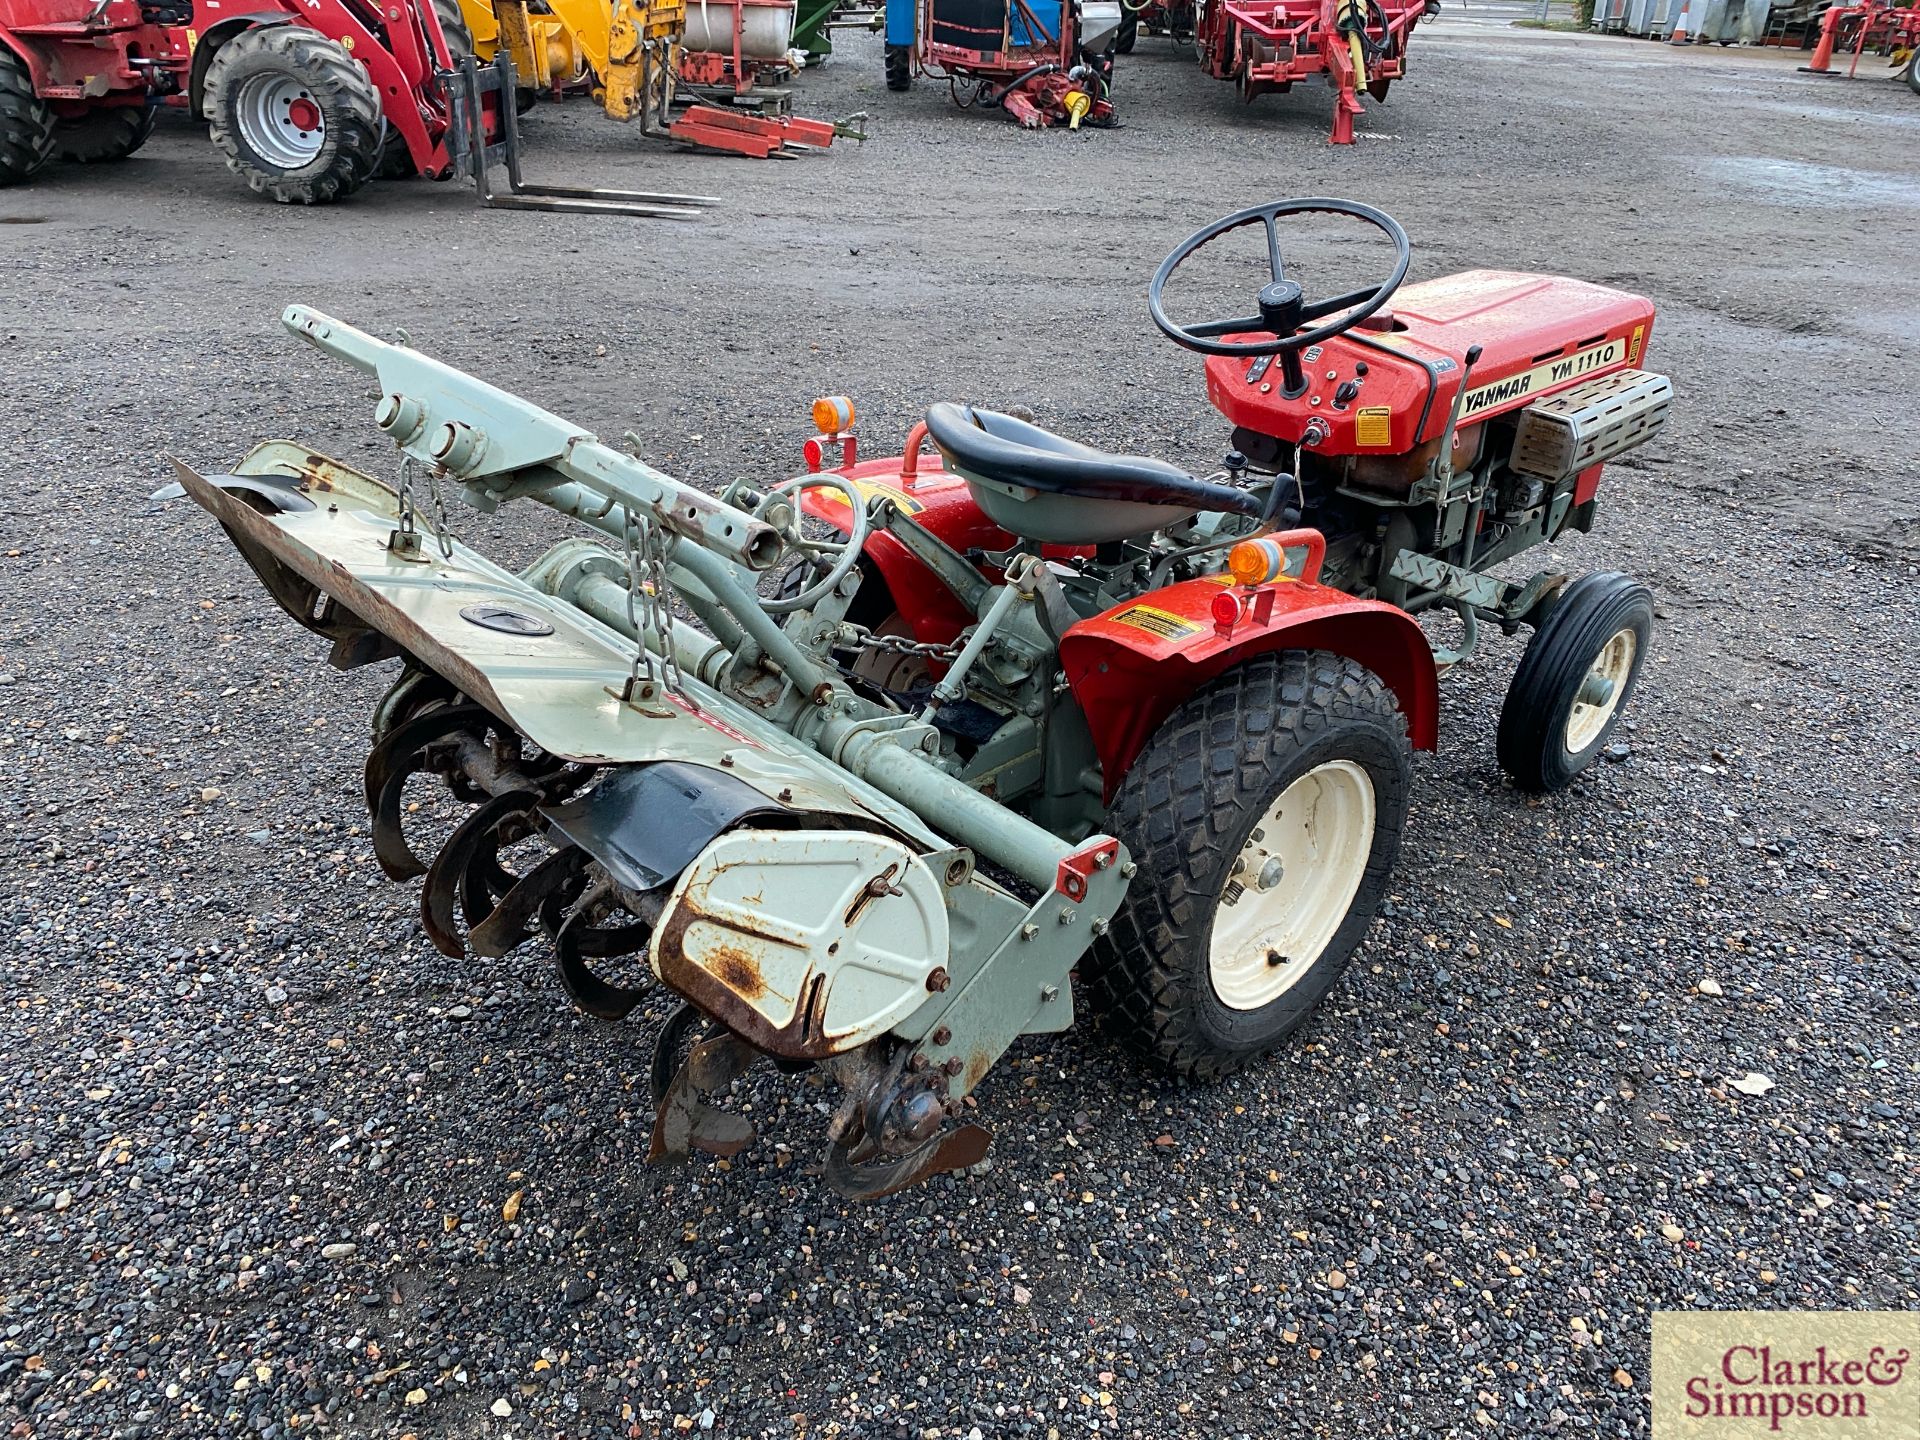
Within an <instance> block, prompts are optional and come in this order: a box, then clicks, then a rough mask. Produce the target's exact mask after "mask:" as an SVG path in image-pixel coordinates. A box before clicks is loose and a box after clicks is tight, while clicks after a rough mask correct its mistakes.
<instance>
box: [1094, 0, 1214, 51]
mask: <svg viewBox="0 0 1920 1440" xmlns="http://www.w3.org/2000/svg"><path fill="white" fill-rule="evenodd" d="M1195 18H1196V17H1195V14H1194V0H1140V3H1139V4H1135V3H1134V0H1120V37H1119V38H1118V39H1117V40H1115V41H1114V44H1113V48H1114V51H1115V53H1116V54H1120V55H1131V54H1132V53H1133V47H1134V44H1135V43H1136V42H1137V41H1138V40H1139V38H1140V32H1141V31H1142V30H1144V31H1146V32H1147V34H1149V35H1165V36H1167V37H1168V38H1169V39H1171V40H1172V41H1173V43H1174V44H1175V45H1176V46H1179V45H1191V44H1193V32H1194V27H1195Z"/></svg>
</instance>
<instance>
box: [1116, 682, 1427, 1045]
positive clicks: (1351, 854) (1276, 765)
mask: <svg viewBox="0 0 1920 1440" xmlns="http://www.w3.org/2000/svg"><path fill="white" fill-rule="evenodd" d="M1410 770H1411V752H1410V750H1409V747H1408V744H1407V730H1406V722H1405V720H1404V719H1403V718H1402V716H1401V714H1400V710H1399V706H1398V705H1397V704H1396V703H1395V701H1394V698H1393V695H1392V693H1391V692H1390V691H1389V690H1388V689H1387V687H1386V686H1385V684H1384V683H1382V681H1381V680H1380V678H1379V677H1378V676H1377V675H1375V674H1373V672H1371V671H1370V670H1367V669H1366V668H1365V667H1364V666H1362V665H1360V664H1359V663H1357V662H1356V661H1353V660H1349V659H1347V658H1345V657H1343V656H1339V655H1332V654H1328V653H1325V652H1323V651H1289V652H1286V653H1283V654H1279V655H1267V656H1261V657H1260V658H1258V659H1255V660H1251V661H1249V662H1247V663H1246V664H1244V665H1241V666H1239V667H1237V668H1235V669H1233V670H1230V671H1228V672H1227V673H1226V674H1225V675H1222V676H1220V677H1219V678H1217V679H1216V680H1214V681H1213V682H1212V683H1211V684H1209V685H1208V686H1207V687H1206V688H1205V689H1203V690H1201V691H1200V692H1199V693H1198V694H1196V695H1194V696H1193V697H1192V698H1191V699H1190V700H1188V701H1187V702H1186V703H1185V704H1184V705H1182V706H1181V707H1180V708H1179V709H1178V710H1176V711H1174V713H1173V714H1172V715H1171V716H1169V717H1168V719H1167V720H1166V722H1165V723H1164V724H1162V725H1161V727H1160V729H1159V730H1158V731H1157V732H1155V734H1154V737H1153V739H1152V740H1151V741H1149V742H1148V744H1147V748H1146V750H1145V751H1143V752H1142V754H1141V755H1140V758H1139V759H1138V760H1137V761H1135V762H1134V766H1133V769H1132V770H1130V771H1129V772H1128V774H1127V778H1126V781H1125V782H1124V783H1123V784H1122V786H1121V787H1120V794H1119V796H1118V797H1117V799H1116V801H1115V805H1114V810H1113V813H1112V816H1111V822H1112V824H1111V828H1112V831H1113V833H1114V834H1115V835H1116V836H1117V837H1118V838H1119V839H1120V840H1121V841H1123V842H1124V843H1125V844H1126V846H1127V848H1128V850H1129V851H1130V852H1131V854H1132V856H1133V859H1134V861H1135V862H1136V863H1137V864H1138V865H1139V867H1140V869H1139V873H1138V874H1137V875H1135V876H1134V878H1133V883H1132V884H1131V885H1130V886H1129V887H1128V889H1127V895H1126V899H1125V900H1124V901H1123V902H1122V903H1121V907H1120V910H1119V912H1118V913H1117V914H1116V915H1115V916H1114V918H1113V924H1112V929H1111V931H1110V932H1109V934H1108V936H1107V937H1106V939H1105V940H1103V941H1101V942H1100V944H1099V946H1098V948H1097V949H1096V950H1095V952H1094V959H1093V967H1094V974H1093V977H1092V978H1093V980H1094V982H1095V985H1096V986H1097V988H1098V990H1099V992H1100V995H1101V998H1102V999H1103V1000H1104V1002H1105V1007H1106V1010H1107V1013H1108V1014H1109V1015H1110V1016H1111V1017H1112V1019H1113V1020H1114V1022H1115V1023H1117V1025H1118V1026H1119V1028H1120V1030H1121V1032H1122V1034H1123V1035H1124V1036H1125V1038H1126V1039H1127V1040H1128V1041H1129V1042H1130V1043H1131V1044H1133V1045H1135V1046H1136V1047H1138V1048H1140V1049H1142V1050H1144V1051H1145V1052H1147V1053H1148V1054H1149V1055H1151V1056H1153V1057H1154V1058H1156V1059H1157V1060H1159V1061H1160V1062H1161V1063H1162V1064H1164V1065H1166V1066H1167V1067H1168V1068H1169V1069H1171V1070H1173V1071H1174V1072H1175V1073H1177V1074H1180V1075H1188V1076H1196V1077H1200V1078H1212V1077H1214V1076H1218V1075H1224V1074H1227V1073H1228V1072H1230V1071H1233V1070H1235V1069H1238V1068H1239V1067H1240V1066H1242V1065H1245V1064H1246V1063H1248V1062H1249V1061H1251V1060H1254V1059H1256V1058H1258V1057H1259V1056H1261V1055H1263V1054H1265V1053H1267V1052H1268V1051H1270V1050H1272V1049H1273V1048H1274V1047H1275V1046H1276V1045H1278V1044H1279V1043H1280V1042H1281V1041H1282V1040H1284V1039H1285V1038H1286V1037H1287V1035H1288V1034H1290V1033H1291V1032H1292V1031H1293V1030H1295V1029H1296V1028H1298V1027H1299V1025H1300V1024H1301V1022H1302V1021H1304V1020H1305V1019H1306V1017H1307V1015H1308V1014H1309V1012H1311V1011H1312V1009H1313V1007H1314V1006H1315V1005H1316V1004H1317V1003H1318V1002H1319V1001H1320V1000H1321V998H1322V997H1323V996H1325V995H1326V993H1327V991H1328V990H1330V989H1331V988H1332V986H1333V983H1334V981H1335V980H1337V979H1338V978H1339V976H1340V973H1341V971H1343V970H1344V969H1345V968H1346V966H1347V962H1348V961H1349V960H1350V959H1351V958H1352V956H1353V952H1354V950H1355V949H1356V948H1357V947H1358V946H1359V944H1360V941H1361V939H1362V938H1363V937H1364V935H1365V934H1366V929H1367V926H1368V924H1369V923H1370V921H1371V920H1372V918H1373V912H1374V909H1375V907H1376V906H1377V905H1378V904H1379V901H1380V896H1381V894H1382V892H1383V891H1384V890H1385V888H1386V883H1387V877H1388V875H1389V874H1390V873H1391V871H1392V869H1393V860H1394V856H1395V854H1396V853H1397V852H1398V850H1399V846H1400V828H1401V825H1402V823H1403V822H1404V820H1405V818H1406V811H1407V791H1408V779H1409V774H1410Z"/></svg>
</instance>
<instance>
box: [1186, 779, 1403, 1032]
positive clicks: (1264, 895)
mask: <svg viewBox="0 0 1920 1440" xmlns="http://www.w3.org/2000/svg"><path fill="white" fill-rule="evenodd" d="M1377 820H1378V805H1377V802H1376V799H1375V796H1374V790H1373V779H1372V777H1371V776H1369V775H1368V774H1367V772H1366V770H1365V769H1364V768H1363V767H1361V766H1360V765H1358V764H1356V763H1355V762H1354V761H1351V760H1330V761H1328V762H1327V763H1326V764H1324V765H1317V766H1315V767H1314V768H1313V769H1311V770H1309V771H1308V772H1307V773H1306V774H1304V775H1302V776H1300V777H1299V778H1298V779H1297V780H1295V781H1294V782H1293V783H1292V784H1291V785H1289V786H1287V788H1286V789H1285V790H1283V791H1281V792H1280V796H1279V798H1278V799H1276V800H1275V801H1274V802H1273V804H1272V806H1271V807H1269V808H1268V810H1267V812H1266V814H1265V815H1263V816H1262V817H1261V818H1260V822H1259V823H1258V824H1257V825H1255V826H1254V827H1253V830H1252V832H1251V833H1250V834H1249V835H1248V836H1247V843H1246V844H1245V846H1243V847H1242V849H1241V851H1240V854H1239V857H1238V858H1237V859H1236V860H1235V862H1234V865H1233V866H1232V867H1231V869H1230V875H1231V876H1232V877H1233V878H1231V879H1229V881H1228V883H1227V887H1226V889H1225V891H1224V892H1223V893H1222V894H1221V897H1220V905H1219V908H1218V909H1217V910H1216V911H1215V912H1214V917H1213V934H1212V936H1211V938H1210V939H1209V941H1208V955H1207V964H1208V974H1209V978H1210V979H1211V980H1212V982H1213V990H1214V994H1215V995H1217V996H1218V997H1219V998H1220V1002H1221V1003H1222V1004H1224V1005H1226V1006H1227V1007H1228V1008H1229V1009H1233V1010H1258V1009H1260V1008H1261V1007H1262V1006H1265V1005H1269V1004H1271V1003H1272V1002H1273V1001H1275V1000H1277V999H1278V998H1279V997H1280V996H1281V995H1283V994H1285V993H1286V991H1287V990H1289V989H1291V988H1292V987H1293V985H1295V984H1296V983H1297V982H1298V981H1299V980H1300V978H1301V977H1302V976H1303V975H1305V974H1306V973H1307V971H1308V970H1310V969H1311V968H1312V966H1313V962H1314V961H1315V960H1317V959H1319V958H1320V955H1321V952H1323V951H1324V950H1325V949H1326V948H1327V946H1329V945H1330V944H1332V943H1333V938H1334V936H1335V935H1336V934H1337V933H1338V932H1339V930H1340V926H1341V925H1342V924H1343V923H1344V922H1345V920H1346V918H1347V912H1348V910H1349V909H1351V908H1352V905H1353V897H1354V896H1355V895H1356V894H1358V893H1359V890H1360V882H1361V881H1362V880H1363V879H1365V878H1366V873H1367V862H1368V860H1369V859H1370V858H1371V857H1372V854H1373V836H1374V829H1375V826H1376V824H1377Z"/></svg>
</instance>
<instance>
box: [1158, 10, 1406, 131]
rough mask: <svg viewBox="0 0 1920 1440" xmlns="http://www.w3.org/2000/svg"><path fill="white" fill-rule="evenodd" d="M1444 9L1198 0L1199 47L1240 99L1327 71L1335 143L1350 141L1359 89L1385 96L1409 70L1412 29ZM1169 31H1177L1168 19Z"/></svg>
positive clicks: (1203, 60)
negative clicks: (1408, 53) (1330, 91)
mask: <svg viewBox="0 0 1920 1440" xmlns="http://www.w3.org/2000/svg"><path fill="white" fill-rule="evenodd" d="M1439 9H1440V3H1439V0H1199V20H1198V34H1197V38H1196V40H1195V45H1196V47H1197V49H1198V51H1199V58H1200V65H1201V68H1203V69H1204V70H1205V71H1206V72H1207V73H1208V74H1209V75H1211V76H1213V78H1214V79H1216V80H1231V81H1232V82H1233V84H1234V86H1235V88H1236V89H1238V90H1239V92H1240V97H1241V98H1242V99H1243V100H1253V99H1255V98H1256V97H1258V96H1261V95H1266V94H1272V93H1281V94H1284V93H1285V92H1286V91H1288V90H1290V89H1292V88H1293V86H1294V83H1295V82H1296V81H1300V80H1306V79H1309V78H1311V77H1312V76H1315V75H1323V76H1325V77H1326V81H1327V84H1328V85H1329V86H1330V87H1331V88H1332V89H1333V91H1334V102H1333V143H1334V144H1336V145H1351V144H1352V143H1353V120H1354V117H1355V116H1356V115H1360V114H1363V113H1364V107H1363V106H1362V105H1361V104H1360V92H1361V91H1363V90H1364V91H1366V92H1367V93H1368V94H1369V95H1371V96H1373V98H1374V99H1376V100H1384V99H1386V98H1387V88H1388V87H1389V86H1390V85H1391V84H1392V83H1393V82H1394V81H1395V80H1397V79H1399V78H1400V77H1401V76H1402V75H1405V74H1406V73H1407V38H1408V36H1409V35H1411V34H1412V31H1413V27H1414V26H1415V25H1416V24H1417V23H1418V22H1419V21H1420V20H1421V19H1422V18H1424V17H1426V16H1429V15H1434V14H1438V13H1439ZM1163 13H1165V12H1163ZM1169 29H1170V31H1171V33H1174V34H1176V35H1177V34H1178V33H1179V32H1178V29H1177V27H1175V26H1173V24H1172V22H1171V21H1169Z"/></svg>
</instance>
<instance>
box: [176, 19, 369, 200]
mask: <svg viewBox="0 0 1920 1440" xmlns="http://www.w3.org/2000/svg"><path fill="white" fill-rule="evenodd" d="M260 54H265V55H271V56H273V57H275V58H276V59H278V60H279V62H280V64H281V65H282V67H283V68H285V69H286V70H288V71H289V72H290V73H295V74H299V75H300V76H301V77H302V78H303V79H304V80H305V81H306V83H307V87H308V88H309V89H310V90H312V91H313V93H314V95H315V96H316V98H318V99H320V100H321V101H322V104H323V106H324V107H325V108H326V110H327V126H328V137H327V138H328V141H329V143H330V144H331V145H332V154H331V155H330V156H329V157H328V163H327V164H326V165H325V166H324V167H323V168H320V169H314V170H312V171H311V173H307V168H311V167H307V168H303V170H302V171H299V172H289V171H283V170H275V169H263V168H261V166H259V165H257V164H255V163H254V162H253V161H252V160H250V159H249V158H248V155H247V153H246V152H245V151H243V150H242V148H241V145H240V140H239V137H238V136H237V135H236V134H235V133H234V122H233V117H232V116H231V115H230V114H229V113H228V95H229V89H230V84H231V81H230V78H229V77H230V75H231V72H233V71H234V70H236V69H238V68H239V67H240V66H241V65H242V64H244V62H245V61H246V59H247V57H249V56H251V55H260ZM207 115H208V123H207V132H208V135H209V137H210V138H211V139H212V141H213V143H214V145H215V146H217V147H218V148H219V150H220V151H221V153H222V154H223V155H224V156H225V157H226V161H227V168H228V169H229V170H232V171H233V172H234V173H235V174H236V175H238V176H240V177H241V178H242V179H243V180H245V181H246V182H247V187H248V188H249V189H251V190H253V191H254V192H255V193H256V194H260V195H266V196H268V197H270V198H271V199H273V200H276V201H278V202H279V203H280V204H282V205H325V204H328V203H330V202H332V201H335V200H344V199H346V197H347V196H349V195H351V194H353V193H354V192H355V191H356V190H358V189H359V188H360V187H361V186H362V185H365V184H366V183H367V181H369V180H371V179H372V178H373V174H374V170H375V167H376V166H377V165H378V163H379V159H380V149H381V146H380V137H381V131H382V127H383V125H384V124H385V121H384V119H383V117H382V115H381V112H380V96H379V92H378V91H377V90H375V89H374V86H373V82H372V81H371V80H369V79H368V78H367V75H366V72H365V71H364V70H362V69H361V68H360V67H359V66H358V65H357V64H355V63H354V61H353V58H352V57H351V56H350V55H349V54H348V53H347V51H346V49H345V47H344V46H342V45H340V44H338V43H337V42H335V41H333V40H330V39H328V38H327V37H326V36H324V35H322V34H320V33H319V32H317V31H314V30H309V29H307V28H306V27H305V26H303V25H274V26H269V27H266V28H263V29H258V30H248V31H245V32H243V33H241V34H239V35H236V36H235V37H234V38H233V39H231V40H229V41H228V42H227V43H226V44H225V45H223V46H221V47H220V52H219V53H218V54H217V55H215V56H214V57H213V62H212V64H210V65H209V66H208V67H207ZM322 154H323V155H324V154H326V152H325V151H324V150H323V151H322Z"/></svg>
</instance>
